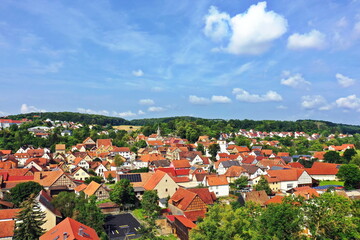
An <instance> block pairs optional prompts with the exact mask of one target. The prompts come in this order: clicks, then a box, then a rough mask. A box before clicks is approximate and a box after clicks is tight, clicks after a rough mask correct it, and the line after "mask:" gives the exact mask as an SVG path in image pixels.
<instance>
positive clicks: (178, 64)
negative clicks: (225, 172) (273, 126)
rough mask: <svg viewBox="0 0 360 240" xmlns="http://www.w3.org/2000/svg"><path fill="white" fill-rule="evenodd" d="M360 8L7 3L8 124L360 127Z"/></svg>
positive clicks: (3, 77)
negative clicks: (43, 117) (83, 117)
mask: <svg viewBox="0 0 360 240" xmlns="http://www.w3.org/2000/svg"><path fill="white" fill-rule="evenodd" d="M359 44H360V1H356V0H353V1H346V0H341V1H340V0H338V1H330V0H318V1H315V0H312V1H305V0H304V1H299V0H292V1H291V4H290V3H289V1H288V0H276V1H246V0H238V1H236V0H232V1H201V0H196V1H194V0H190V1H171V0H164V1H160V0H159V1H156V0H155V1H127V0H123V1H120V0H117V1H115V0H113V1H88V0H87V1H7V0H3V1H1V4H0V55H1V58H0V86H1V100H0V115H7V114H17V113H21V112H22V113H26V112H31V111H74V112H84V113H85V112H87V113H98V114H104V115H109V116H119V117H124V118H126V119H134V118H152V117H166V116H185V115H187V116H197V117H205V118H223V119H233V118H236V119H245V118H246V119H275V120H297V119H321V120H328V121H333V122H342V123H350V124H359V120H360V71H359V69H360V48H359Z"/></svg>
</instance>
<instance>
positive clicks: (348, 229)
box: [302, 192, 360, 240]
mask: <svg viewBox="0 0 360 240" xmlns="http://www.w3.org/2000/svg"><path fill="white" fill-rule="evenodd" d="M353 207H355V202H352V201H351V200H349V199H348V198H345V197H343V196H340V195H338V194H336V192H325V193H323V194H321V196H320V197H316V198H312V199H309V200H307V201H305V202H304V203H303V204H302V209H303V211H304V214H305V216H306V217H305V218H304V220H305V221H304V224H305V227H307V228H308V229H309V230H310V233H311V235H312V237H313V239H338V240H340V239H359V230H360V229H359V226H360V225H359V222H358V221H359V219H358V218H357V217H356V216H355V215H354V213H356V212H355V211H354V208H353Z"/></svg>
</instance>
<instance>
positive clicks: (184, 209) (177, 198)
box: [168, 188, 216, 222]
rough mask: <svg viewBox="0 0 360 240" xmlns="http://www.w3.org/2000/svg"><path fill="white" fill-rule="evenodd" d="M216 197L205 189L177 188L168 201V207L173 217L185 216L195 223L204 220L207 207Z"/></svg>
mask: <svg viewBox="0 0 360 240" xmlns="http://www.w3.org/2000/svg"><path fill="white" fill-rule="evenodd" d="M215 201H216V196H215V194H214V193H213V192H210V191H209V190H208V189H207V188H192V189H185V188H179V189H178V190H177V191H176V192H175V193H174V195H172V196H171V198H170V199H169V201H168V207H169V209H170V211H171V213H172V214H174V215H185V216H186V217H187V218H188V219H190V220H191V221H193V222H195V221H197V219H198V218H199V217H201V218H204V217H205V213H206V212H207V208H208V205H213V204H214V202H215Z"/></svg>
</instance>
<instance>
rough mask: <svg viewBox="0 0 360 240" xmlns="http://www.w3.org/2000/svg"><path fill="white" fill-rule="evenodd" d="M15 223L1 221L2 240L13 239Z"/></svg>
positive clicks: (0, 232)
mask: <svg viewBox="0 0 360 240" xmlns="http://www.w3.org/2000/svg"><path fill="white" fill-rule="evenodd" d="M14 228H15V221H0V229H1V231H0V238H6V239H7V238H11V237H12V236H14Z"/></svg>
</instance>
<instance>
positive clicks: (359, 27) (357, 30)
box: [354, 22, 360, 36]
mask: <svg viewBox="0 0 360 240" xmlns="http://www.w3.org/2000/svg"><path fill="white" fill-rule="evenodd" d="M354 33H355V35H356V36H359V35H360V22H357V23H356V24H355V25H354Z"/></svg>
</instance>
